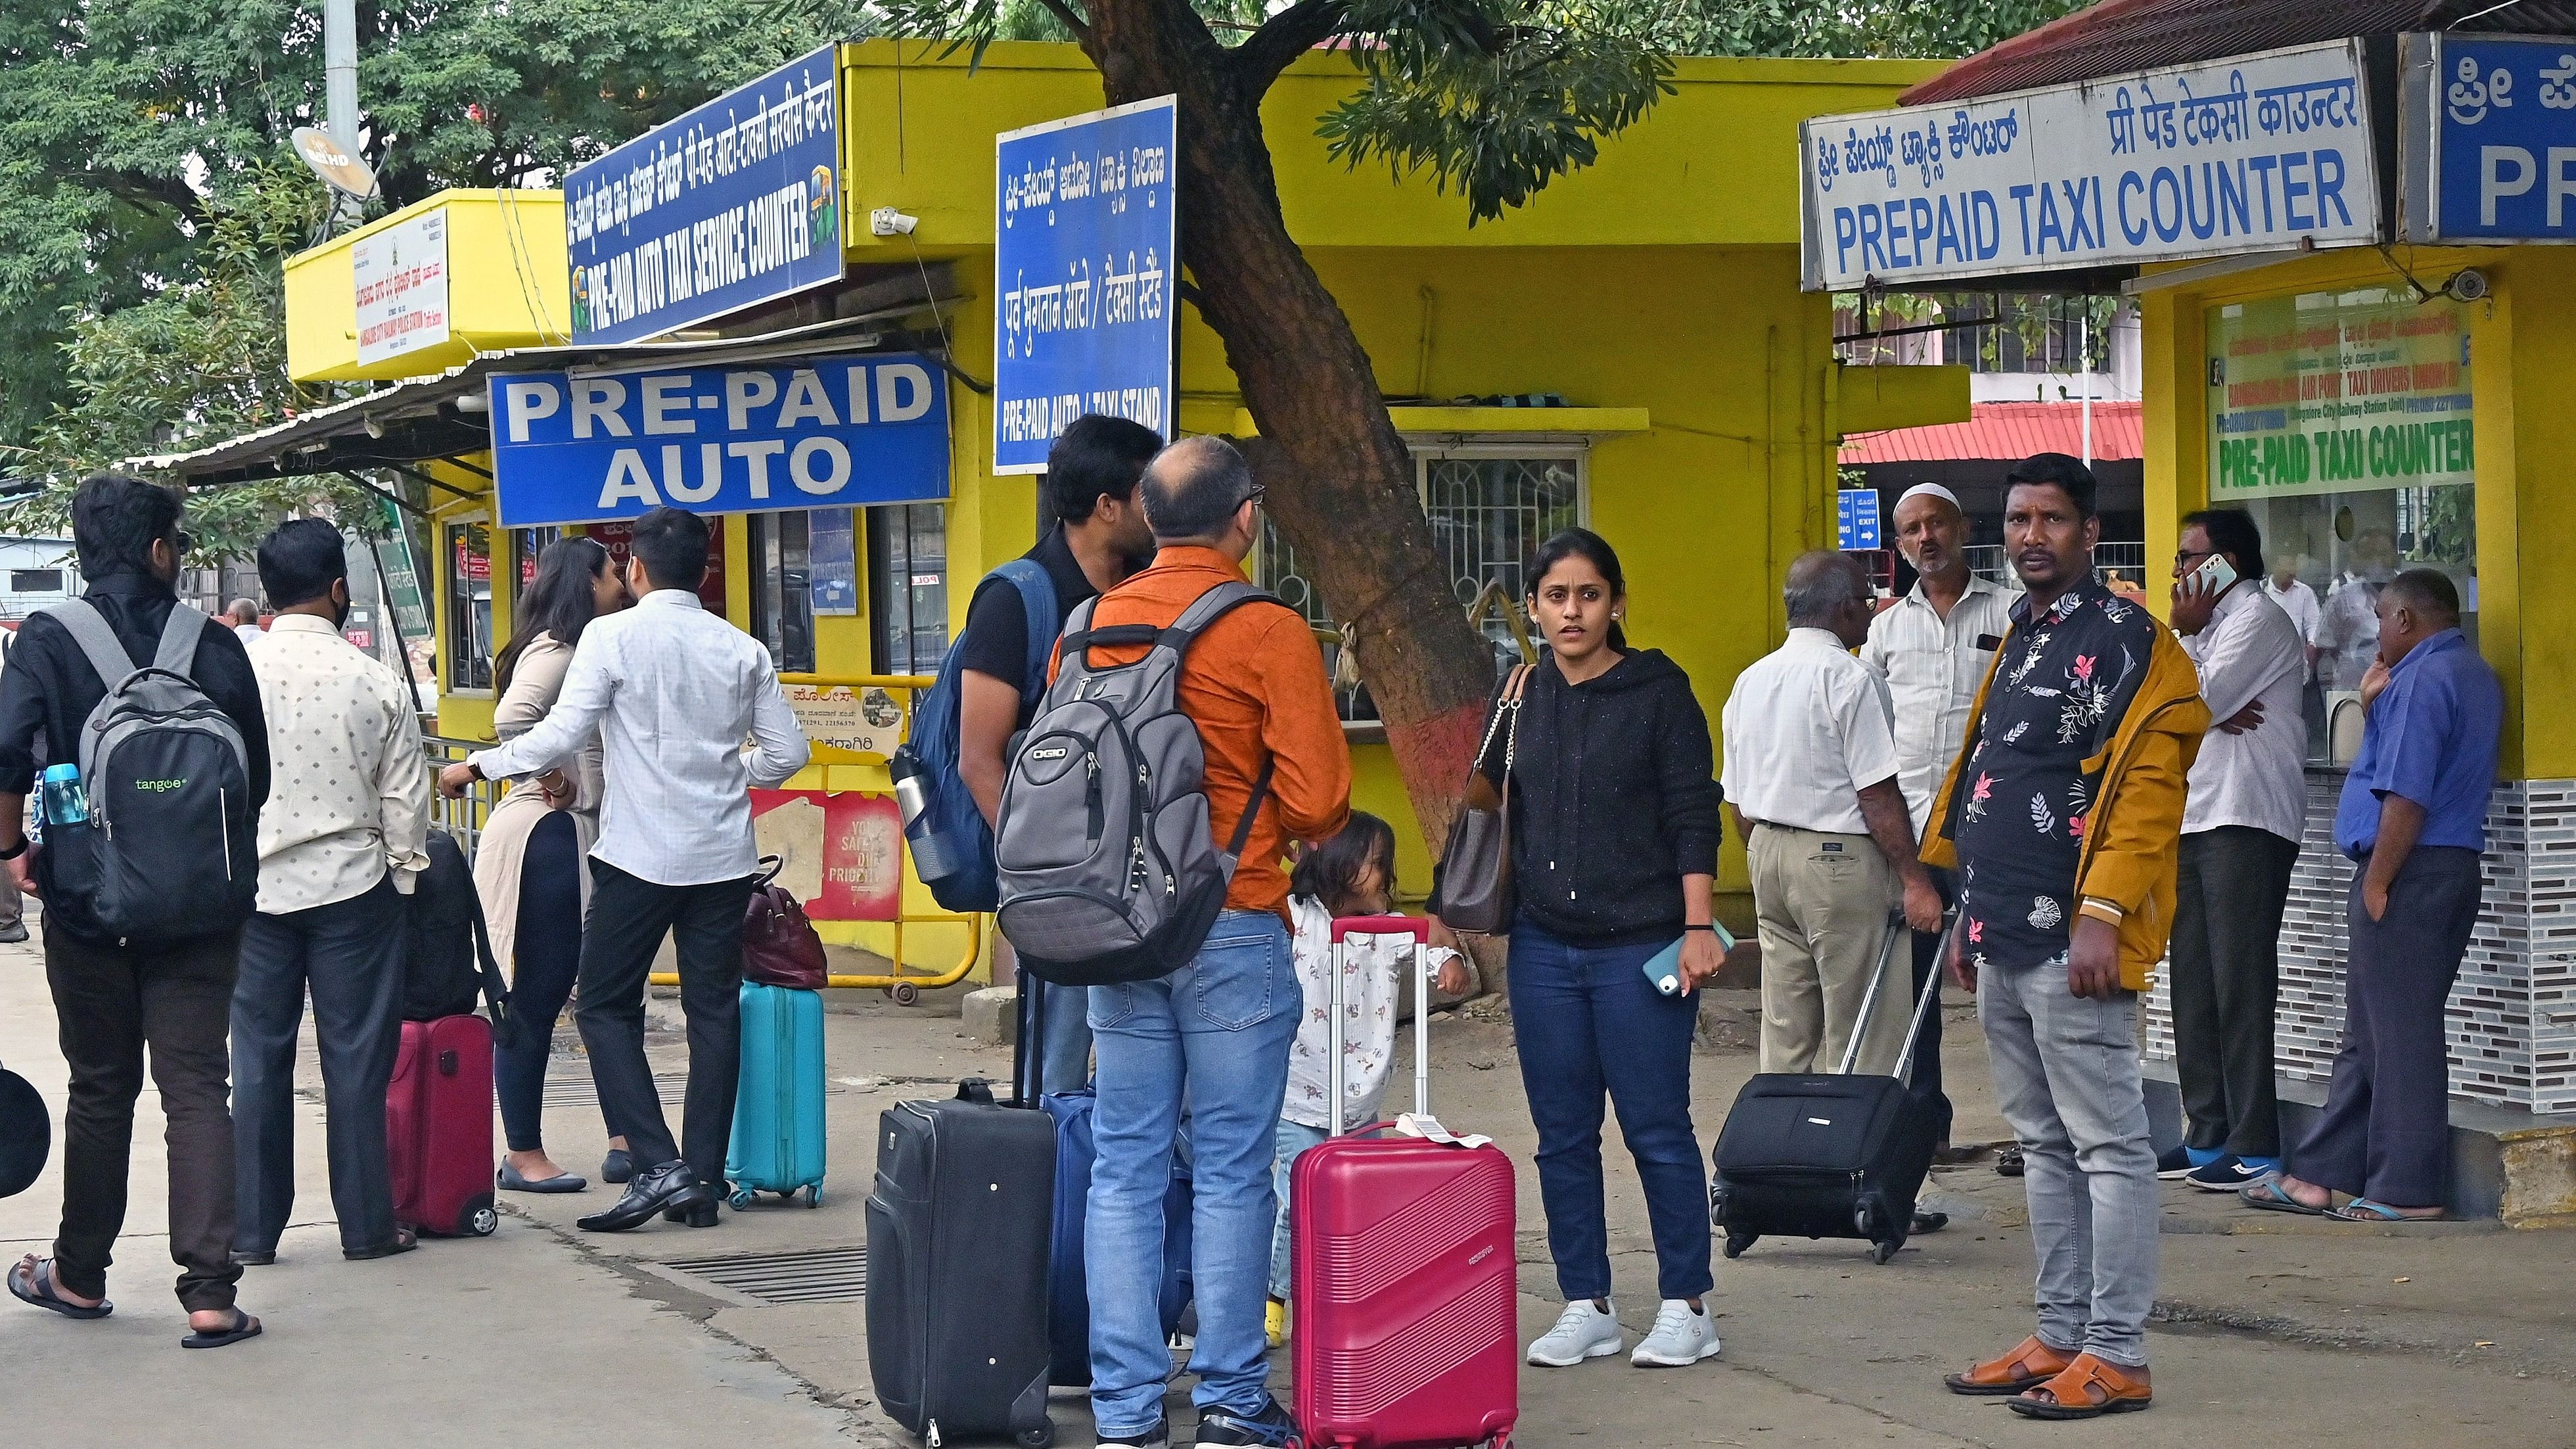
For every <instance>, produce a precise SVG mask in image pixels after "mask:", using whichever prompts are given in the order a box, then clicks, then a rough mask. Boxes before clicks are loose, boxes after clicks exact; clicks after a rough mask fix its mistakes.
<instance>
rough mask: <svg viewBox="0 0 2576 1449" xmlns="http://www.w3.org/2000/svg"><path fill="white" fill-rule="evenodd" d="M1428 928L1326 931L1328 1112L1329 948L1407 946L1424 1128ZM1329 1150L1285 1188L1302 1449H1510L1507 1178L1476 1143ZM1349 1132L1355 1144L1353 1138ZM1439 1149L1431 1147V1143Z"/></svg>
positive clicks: (1377, 920)
mask: <svg viewBox="0 0 2576 1449" xmlns="http://www.w3.org/2000/svg"><path fill="white" fill-rule="evenodd" d="M1429 934H1430V928H1429V925H1428V923H1426V922H1424V921H1423V920H1420V919H1418V918H1412V917H1405V916H1351V917H1345V918H1343V919H1340V920H1336V921H1334V922H1333V955H1334V967H1335V969H1334V971H1333V973H1332V978H1333V987H1332V993H1331V995H1332V1003H1331V1008H1330V1016H1331V1021H1332V1054H1331V1063H1332V1067H1331V1071H1332V1082H1331V1094H1332V1096H1331V1100H1332V1101H1333V1103H1334V1104H1335V1107H1336V1117H1337V1119H1338V1109H1339V1107H1340V1104H1341V1102H1342V1078H1341V1060H1342V1052H1341V1030H1342V992H1341V984H1342V973H1341V970H1340V964H1341V955H1342V949H1343V946H1342V943H1343V941H1344V940H1345V938H1347V937H1350V936H1382V935H1403V936H1411V937H1412V938H1413V943H1414V952H1413V963H1414V986H1415V992H1416V994H1415V997H1414V1000H1415V1002H1416V1003H1417V1009H1416V1010H1415V1012H1414V1021H1413V1095H1414V1111H1415V1114H1416V1115H1417V1116H1418V1117H1421V1118H1426V1119H1427V1118H1428V1117H1429V1115H1430V1103H1429V1095H1430V1069H1429V1066H1428V1064H1427V1063H1428V1055H1427V1049H1428V1047H1429V1046H1430V1037H1429V1030H1428V1017H1429V1013H1428V1012H1427V1011H1424V1010H1421V1009H1419V1007H1420V1004H1422V1003H1427V1002H1428V1001H1429V999H1430V995H1431V992H1430V989H1429V981H1428V976H1429V970H1428V966H1427V958H1426V955H1425V951H1424V946H1425V944H1426V943H1427V941H1428V939H1429ZM1344 1125H1345V1124H1343V1123H1341V1122H1340V1121H1338V1120H1336V1121H1335V1123H1334V1127H1335V1135H1334V1136H1333V1137H1332V1138H1331V1139H1329V1140H1327V1141H1325V1142H1323V1143H1320V1144H1318V1145H1317V1146H1315V1147H1313V1148H1310V1149H1308V1150H1307V1151H1306V1152H1305V1153H1303V1154H1302V1155H1300V1156H1299V1157H1298V1158H1297V1161H1296V1164H1295V1166H1294V1167H1293V1168H1291V1170H1290V1173H1289V1179H1290V1200H1291V1203H1292V1204H1293V1207H1292V1212H1291V1218H1290V1222H1289V1253H1290V1270H1289V1295H1290V1302H1291V1304H1292V1306H1293V1307H1294V1310H1295V1318H1294V1321H1293V1329H1292V1331H1293V1332H1294V1334H1295V1345H1296V1347H1295V1354H1294V1362H1295V1367H1296V1383H1297V1392H1296V1398H1297V1405H1296V1416H1297V1423H1298V1426H1299V1428H1300V1430H1301V1432H1302V1438H1303V1442H1304V1443H1305V1444H1306V1445H1307V1446H1309V1449H1327V1446H1332V1449H1454V1446H1467V1445H1491V1446H1493V1449H1509V1446H1510V1444H1511V1437H1512V1426H1513V1424H1514V1423H1516V1422H1517V1421H1518V1420H1519V1418H1520V1350H1519V1325H1518V1322H1517V1318H1516V1316H1515V1313H1514V1306H1515V1299H1516V1285H1515V1283H1514V1281H1513V1279H1514V1262H1515V1257H1514V1242H1513V1190H1512V1162H1511V1158H1509V1157H1508V1156H1506V1155H1505V1154H1504V1153H1503V1151H1502V1149H1500V1148H1498V1147H1495V1146H1493V1145H1491V1144H1490V1143H1485V1144H1480V1145H1473V1146H1470V1145H1462V1144H1459V1143H1455V1142H1442V1141H1436V1140H1432V1139H1431V1138H1428V1137H1420V1136H1410V1135H1397V1134H1388V1135H1383V1136H1370V1137H1349V1136H1343V1135H1340V1129H1341V1128H1342V1127H1343V1126H1344ZM1362 1130H1366V1129H1365V1127H1363V1129H1362ZM1444 1135H1445V1134H1444Z"/></svg>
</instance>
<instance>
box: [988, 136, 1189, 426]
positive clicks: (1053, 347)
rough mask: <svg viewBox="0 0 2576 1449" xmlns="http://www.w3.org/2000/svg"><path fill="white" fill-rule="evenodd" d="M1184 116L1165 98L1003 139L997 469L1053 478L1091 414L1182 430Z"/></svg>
mask: <svg viewBox="0 0 2576 1449" xmlns="http://www.w3.org/2000/svg"><path fill="white" fill-rule="evenodd" d="M1177 115H1178V111H1177V109H1176V107H1175V105H1174V101H1173V98H1172V97H1170V96H1164V97H1161V98H1160V99H1157V100H1150V101H1138V102H1136V103H1135V104H1133V105H1126V106H1115V107H1112V108H1110V109H1109V110H1105V111H1094V112H1092V113H1091V114H1089V115H1083V116H1072V117H1068V118H1067V119H1064V120H1061V121H1050V122H1048V123H1047V124H1045V125H1043V126H1032V127H1030V128H1028V129H1027V130H1024V131H1006V132H1004V133H1003V134H1002V135H1001V136H1000V137H999V143H1000V144H999V160H998V166H997V174H996V177H995V189H994V218H993V238H994V246H993V269H994V284H993V295H994V298H995V302H996V306H995V307H994V316H993V357H994V365H993V471H994V472H996V473H1043V472H1045V471H1046V457H1047V448H1048V445H1050V444H1052V443H1053V442H1054V441H1055V439H1056V436H1057V435H1058V434H1059V433H1062V432H1063V431H1064V430H1065V426H1066V425H1067V424H1069V423H1071V422H1072V421H1073V420H1074V419H1075V418H1078V417H1080V416H1082V415H1083V414H1085V413H1107V414H1109V415H1111V416H1113V417H1122V418H1130V419H1133V420H1134V421H1136V422H1139V423H1142V424H1144V425H1145V426H1146V427H1149V428H1151V429H1153V430H1154V431H1155V432H1157V433H1160V434H1162V435H1163V436H1165V437H1167V438H1168V437H1170V436H1172V433H1173V428H1174V426H1175V424H1176V422H1177V420H1178V408H1177V404H1178V401H1179V378H1178V375H1177V374H1176V372H1175V368H1176V367H1177V365H1178V356H1179V354H1178V352H1177V350H1176V348H1175V345H1174V344H1175V337H1174V327H1173V323H1174V321H1175V319H1176V315H1177V314H1176V313H1175V312H1174V310H1173V305H1172V298H1173V294H1174V292H1175V291H1176V290H1177V288H1178V284H1179V281H1180V265H1179V249H1178V245H1177V239H1178V237H1179V234H1180V233H1179V199H1180V188H1179V170H1178V167H1179V156H1180V151H1179V145H1178V140H1177V131H1176V117H1177Z"/></svg>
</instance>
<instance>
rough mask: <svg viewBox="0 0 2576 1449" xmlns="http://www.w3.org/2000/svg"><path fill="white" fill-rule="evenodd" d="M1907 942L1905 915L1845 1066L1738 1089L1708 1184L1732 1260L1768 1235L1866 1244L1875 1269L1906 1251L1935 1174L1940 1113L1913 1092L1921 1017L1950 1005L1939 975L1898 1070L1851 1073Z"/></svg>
mask: <svg viewBox="0 0 2576 1449" xmlns="http://www.w3.org/2000/svg"><path fill="white" fill-rule="evenodd" d="M1904 937H1905V918H1904V917H1903V916H1901V915H1900V916H1896V917H1895V918H1893V919H1892V920H1890V922H1889V923H1888V930H1887V941H1886V943H1885V944H1884V945H1882V946H1881V947H1880V948H1879V953H1878V972H1877V974H1876V975H1874V976H1872V977H1871V978H1870V982H1869V991H1868V993H1867V994H1866V995H1864V996H1863V997H1862V998H1861V1007H1860V1018H1859V1020H1858V1022H1857V1023H1855V1024H1854V1026H1853V1028H1852V1037H1851V1041H1850V1042H1849V1043H1848V1044H1846V1045H1845V1047H1844V1049H1843V1060H1842V1066H1841V1068H1840V1070H1839V1071H1837V1072H1835V1073H1834V1074H1833V1075H1831V1076H1826V1075H1820V1074H1811V1073H1801V1072H1764V1073H1762V1074H1760V1075H1758V1076H1756V1077H1754V1078H1753V1079H1752V1080H1751V1081H1749V1082H1746V1083H1745V1084H1744V1090H1743V1091H1741V1092H1739V1093H1737V1094H1736V1097H1735V1105H1734V1107H1733V1108H1731V1109H1729V1110H1728V1112H1727V1114H1726V1126H1725V1127H1724V1128H1723V1129H1722V1130H1720V1132H1719V1133H1718V1137H1717V1148H1716V1151H1715V1152H1714V1153H1713V1154H1712V1156H1713V1158H1714V1161H1715V1167H1716V1172H1715V1175H1714V1176H1712V1177H1711V1178H1710V1180H1709V1185H1708V1215H1709V1221H1710V1223H1712V1224H1713V1225H1715V1226H1716V1228H1717V1229H1718V1230H1719V1231H1720V1232H1723V1233H1724V1234H1726V1256H1728V1257H1730V1258H1733V1257H1738V1256H1740V1255H1742V1253H1743V1252H1744V1250H1745V1249H1746V1248H1749V1247H1751V1246H1753V1241H1754V1239H1756V1238H1758V1237H1761V1236H1762V1235H1764V1234H1766V1233H1768V1234H1771V1235H1773V1236H1775V1237H1791V1236H1804V1237H1809V1238H1859V1239H1863V1240H1865V1241H1867V1242H1869V1243H1870V1244H1872V1247H1871V1249H1870V1259H1871V1261H1873V1262H1877V1263H1884V1262H1886V1261H1887V1260H1888V1259H1889V1258H1892V1257H1894V1256H1895V1255H1896V1250H1897V1249H1899V1248H1901V1247H1904V1246H1905V1238H1906V1234H1907V1233H1908V1232H1909V1231H1911V1230H1912V1228H1913V1225H1914V1197H1915V1194H1916V1193H1918V1192H1920V1191H1921V1190H1922V1187H1923V1178H1924V1175H1925V1174H1926V1173H1928V1172H1930V1171H1931V1170H1932V1150H1933V1146H1934V1143H1933V1136H1934V1134H1935V1133H1936V1132H1937V1131H1938V1130H1939V1129H1938V1127H1937V1125H1936V1123H1935V1122H1934V1119H1933V1113H1932V1111H1931V1109H1930V1108H1929V1107H1928V1106H1926V1105H1925V1104H1924V1103H1923V1102H1922V1101H1921V1100H1920V1099H1918V1098H1917V1097H1915V1096H1914V1094H1913V1093H1912V1092H1911V1091H1910V1090H1909V1089H1908V1087H1907V1079H1908V1075H1909V1068H1911V1066H1912V1065H1913V1061H1914V1043H1915V1040H1916V1038H1917V1037H1919V1036H1920V1034H1921V1032H1922V1027H1923V1013H1924V1011H1925V1010H1926V1009H1928V1008H1930V1007H1931V1006H1932V1005H1933V1003H1936V1002H1938V1001H1939V1000H1940V999H1941V992H1940V979H1939V978H1938V977H1937V976H1936V977H1935V978H1934V979H1933V981H1932V983H1931V989H1929V990H1927V991H1925V992H1924V993H1923V999H1922V1000H1921V1001H1920V1002H1917V1003H1916V1005H1915V1011H1914V1020H1913V1026H1912V1028H1911V1029H1910V1030H1908V1032H1907V1033H1906V1039H1905V1052H1904V1054H1903V1055H1902V1056H1900V1057H1899V1058H1898V1059H1897V1063H1896V1075H1894V1076H1892V1077H1880V1076H1855V1075H1853V1073H1852V1064H1853V1062H1854V1061H1855V1060H1857V1059H1858V1057H1859V1055H1860V1042H1861V1037H1862V1034H1863V1033H1864V1031H1865V1030H1866V1029H1867V1027H1868V1024H1869V1020H1870V1015H1871V1013H1872V1011H1873V1010H1875V1008H1876V1007H1877V1005H1878V996H1879V987H1880V985H1881V984H1882V983H1884V982H1885V980H1886V979H1887V973H1888V969H1889V965H1890V962H1891V961H1892V960H1893V958H1894V957H1895V955H1896V943H1897V942H1898V941H1900V940H1902V939H1904ZM1947 944H1948V943H1947V942H1946V941H1944V942H1943V945H1944V946H1945V947H1946V946H1947ZM1906 969H1907V970H1908V971H1910V970H1911V969H1912V968H1911V966H1910V965H1909V966H1908V967H1907V968H1906Z"/></svg>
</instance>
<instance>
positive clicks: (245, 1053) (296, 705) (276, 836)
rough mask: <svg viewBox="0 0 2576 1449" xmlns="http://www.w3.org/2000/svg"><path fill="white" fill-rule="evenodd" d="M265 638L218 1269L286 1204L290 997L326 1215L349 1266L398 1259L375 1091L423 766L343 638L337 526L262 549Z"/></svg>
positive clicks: (390, 686)
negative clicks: (311, 1072) (314, 1061)
mask: <svg viewBox="0 0 2576 1449" xmlns="http://www.w3.org/2000/svg"><path fill="white" fill-rule="evenodd" d="M259 580H260V587H261V588H263V589H265V590H267V591H268V596H269V597H270V598H272V599H275V600H277V601H279V604H280V607H279V609H278V611H277V626H276V628H275V629H274V630H273V631H272V632H271V633H270V634H269V635H268V637H267V638H266V639H265V640H264V641H263V642H262V643H261V645H260V647H259V648H257V649H255V650H252V651H251V670H252V672H253V673H254V674H256V675H257V676H258V678H259V695H260V707H261V710H262V712H263V713H264V714H265V715H266V716H267V720H268V746H269V755H270V758H271V759H272V760H274V761H275V762H276V765H275V769H274V772H273V775H272V779H271V784H270V787H269V794H268V802H267V804H265V805H263V806H262V807H261V808H260V812H259V911H258V914H256V915H254V916H252V917H251V919H250V924H249V925H247V926H245V927H244V928H243V930H242V943H241V974H240V976H239V977H238V978H237V979H236V980H235V982H234V986H233V1007H232V1049H233V1175H234V1181H235V1183H236V1185H237V1188H238V1191H237V1193H236V1202H235V1209H234V1220H233V1261H235V1262H237V1263H253V1264H256V1263H272V1262H275V1261H276V1260H277V1240H278V1237H279V1235H280V1234H282V1233H284V1232H285V1231H286V1223H287V1219H288V1217H289V1216H290V1215H291V1214H292V1212H293V1209H294V1206H295V1043H296V1033H297V1031H298V1030H299V1029H300V1028H301V1026H302V1025H303V1021H304V998H305V995H306V993H307V991H308V990H309V991H310V992H311V994H312V998H313V1037H314V1042H315V1045H316V1046H317V1047H318V1048H319V1050H320V1054H321V1059H322V1094H323V1102H324V1105H325V1107H326V1108H327V1111H328V1117H329V1128H328V1137H327V1143H328V1151H329V1156H330V1163H331V1206H332V1210H333V1211H334V1213H335V1214H336V1215H337V1216H338V1218H339V1220H340V1250H341V1252H343V1253H344V1254H346V1255H347V1256H349V1257H351V1258H382V1257H386V1256H389V1255H391V1254H394V1253H400V1252H407V1251H409V1250H410V1249H411V1248H412V1246H413V1241H412V1232H411V1230H410V1229H408V1228H402V1227H398V1226H397V1225H396V1224H395V1222H394V1201H393V1184H392V1178H391V1176H390V1168H389V1166H388V1162H387V1158H386V1155H385V1154H386V1148H385V1107H384V1102H385V1087H386V1084H387V1083H388V1082H390V1081H391V1080H392V1079H393V1072H394V1057H395V1054H396V1052H397V1051H398V1050H399V1048H400V1047H401V1044H402V1001H403V964H404V957H405V954H406V953H405V951H404V949H403V947H404V943H405V940H406V939H407V937H406V932H405V929H404V928H405V919H404V918H405V913H406V906H405V902H404V897H405V896H408V895H409V894H410V893H411V889H412V884H413V878H414V876H416V875H417V874H418V873H419V872H420V871H421V870H422V869H424V868H425V867H427V866H428V864H429V855H428V851H427V849H426V846H427V843H428V839H429V763H428V760H427V757H426V756H425V755H424V754H423V753H422V750H421V743H420V716H419V714H418V713H417V712H415V711H414V710H413V709H412V704H411V689H410V687H409V686H408V685H406V684H405V683H404V682H403V681H402V680H400V679H398V678H396V677H395V675H394V673H393V671H392V670H390V669H387V668H386V667H385V666H384V665H382V664H379V663H377V662H376V661H375V660H373V659H371V658H369V657H367V655H366V654H365V653H364V652H363V651H361V650H359V649H358V648H356V647H355V646H353V645H351V644H350V643H349V641H347V640H346V639H343V638H341V637H340V625H341V624H342V623H343V622H344V621H345V620H347V618H348V617H349V566H348V557H347V554H346V552H345V551H344V550H343V548H342V546H341V542H340V530H339V528H338V527H337V526H336V525H334V524H331V523H327V522H324V521H323V520H321V519H318V518H296V519H289V520H287V521H286V522H284V523H281V524H279V525H278V526H277V529H276V531H275V532H272V533H271V534H269V536H268V538H267V539H266V540H265V541H263V542H262V543H261V544H260V546H259Z"/></svg>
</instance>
